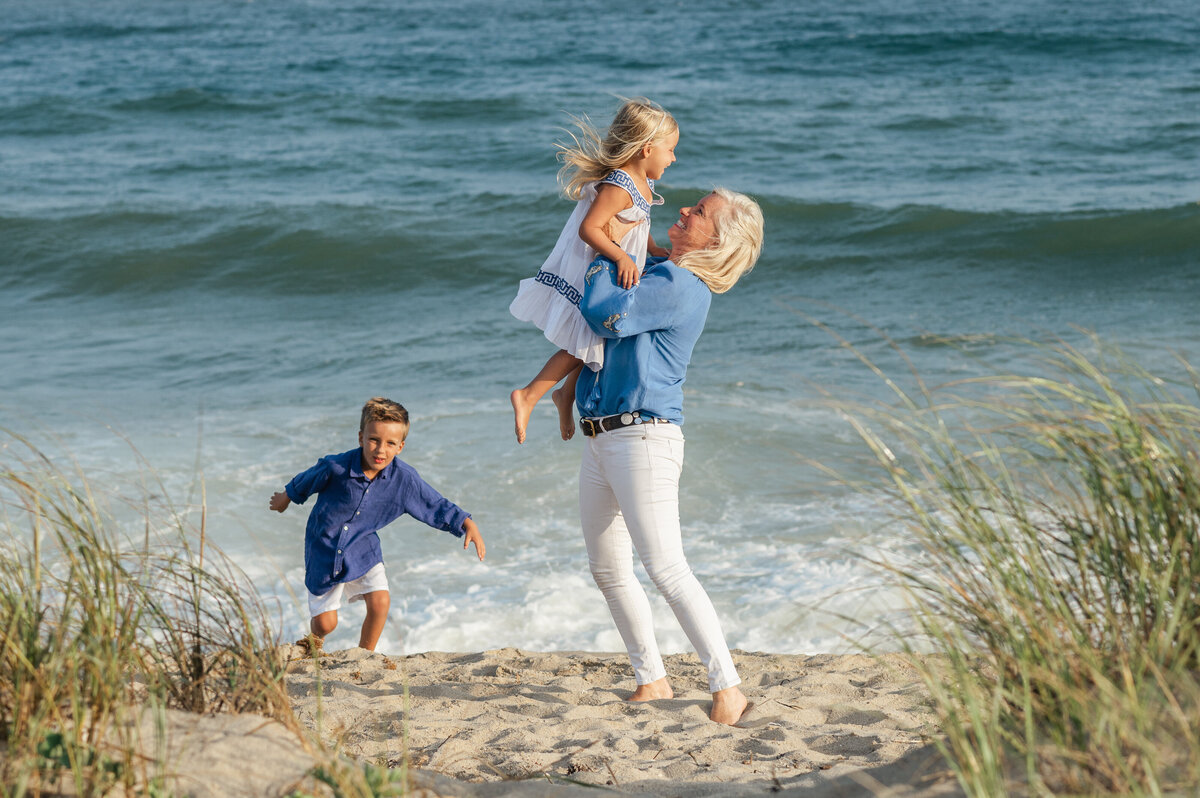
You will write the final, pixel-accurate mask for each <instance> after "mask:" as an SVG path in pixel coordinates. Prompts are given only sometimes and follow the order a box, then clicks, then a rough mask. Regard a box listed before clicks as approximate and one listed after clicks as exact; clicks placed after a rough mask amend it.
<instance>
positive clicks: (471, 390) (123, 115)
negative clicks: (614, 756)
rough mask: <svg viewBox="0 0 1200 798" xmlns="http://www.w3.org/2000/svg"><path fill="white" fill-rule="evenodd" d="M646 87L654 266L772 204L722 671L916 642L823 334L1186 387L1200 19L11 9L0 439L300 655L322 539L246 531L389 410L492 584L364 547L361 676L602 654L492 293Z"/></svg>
mask: <svg viewBox="0 0 1200 798" xmlns="http://www.w3.org/2000/svg"><path fill="white" fill-rule="evenodd" d="M637 95H645V96H648V97H650V98H652V99H654V100H656V101H658V102H660V103H662V104H663V105H664V106H665V107H666V108H668V109H669V110H670V111H672V113H673V114H674V115H675V116H676V118H677V119H678V121H679V126H680V131H681V138H680V143H679V147H678V149H677V155H678V162H677V163H676V164H675V165H674V166H672V167H671V168H670V169H669V170H668V171H667V173H666V175H665V176H664V179H663V181H662V183H661V184H660V191H661V193H662V194H663V196H664V197H665V200H666V204H665V206H664V207H661V208H657V209H656V210H655V212H654V216H653V220H652V221H653V227H652V229H653V232H654V235H655V237H656V238H657V239H658V240H659V241H664V240H665V239H666V230H667V227H668V226H669V225H670V224H671V223H672V222H674V220H675V219H676V218H677V213H678V210H679V208H680V207H682V206H685V205H690V204H692V203H694V202H695V201H696V200H697V199H698V198H699V197H700V196H702V195H703V194H704V193H706V192H707V191H709V190H710V189H711V188H712V187H713V186H716V185H723V186H728V187H730V188H733V189H736V190H739V191H743V192H746V193H749V194H751V195H753V196H754V197H756V198H757V199H758V201H759V202H760V203H761V204H762V207H763V209H764V212H765V216H766V244H765V248H764V251H763V256H762V259H761V261H760V262H759V265H758V266H757V268H756V269H755V270H754V272H753V273H751V274H750V275H749V276H748V277H747V278H745V279H744V280H743V282H742V283H740V284H739V285H738V286H737V287H736V288H735V289H734V290H733V291H731V292H730V293H728V294H725V295H722V296H718V297H716V298H715V301H714V303H713V307H712V311H711V313H710V316H709V320H708V325H707V328H706V331H705V334H704V336H703V338H702V339H701V341H700V344H699V346H698V347H697V349H696V352H695V356H694V358H693V361H692V364H691V369H690V371H689V375H688V381H687V385H686V399H685V413H686V417H687V418H686V423H685V425H684V431H685V434H686V436H687V440H688V444H687V446H688V451H687V460H686V467H685V471H684V476H683V484H682V488H681V495H682V502H683V504H682V514H683V518H682V522H683V527H684V534H685V547H686V550H687V552H688V554H689V558H690V561H691V563H692V566H693V568H694V569H695V570H696V572H697V573H698V575H699V576H700V579H701V581H702V583H703V584H704V585H705V586H706V587H707V589H708V590H709V592H710V593H711V595H712V596H713V599H714V601H715V603H716V605H717V608H718V611H719V612H720V614H721V616H722V619H723V621H724V624H725V628H726V632H727V636H728V639H729V643H730V645H731V646H734V647H737V648H742V649H748V650H762V651H773V652H782V653H788V652H791V653H801V652H820V651H841V650H845V649H846V648H847V647H848V646H851V645H852V644H853V643H852V641H853V640H855V639H858V638H860V637H861V636H862V634H863V633H864V630H869V629H872V628H877V627H879V626H880V625H882V624H885V623H887V622H890V621H894V620H895V619H896V618H897V617H898V616H902V613H903V606H902V599H901V597H900V596H898V595H897V594H896V593H895V592H894V591H893V590H892V589H891V588H889V587H887V586H886V585H885V584H884V582H883V580H882V579H881V578H880V577H879V576H878V575H877V574H876V573H875V572H874V571H873V569H872V568H871V567H870V566H869V565H868V563H867V561H866V555H865V554H864V552H868V551H870V552H875V553H876V554H878V553H879V552H884V553H885V556H886V553H887V552H893V553H895V556H897V557H918V556H919V554H918V553H916V552H913V551H912V550H911V541H910V540H908V539H907V535H906V534H905V532H904V530H903V528H901V527H898V526H896V525H895V524H893V523H890V519H891V509H890V507H889V504H888V501H887V498H886V494H885V491H884V485H883V484H882V482H881V476H880V475H879V474H876V473H874V471H873V470H872V469H871V467H870V464H869V461H870V458H869V456H867V455H866V454H865V452H864V451H863V447H862V445H861V444H858V443H856V438H855V435H854V433H853V430H852V429H851V428H850V427H849V425H848V424H847V423H846V421H845V419H844V418H843V417H842V416H841V415H840V414H839V413H838V412H837V410H836V408H833V407H831V406H830V404H829V400H830V399H834V400H838V399H847V400H850V399H861V398H864V397H866V398H870V397H879V396H884V395H886V389H885V388H884V387H883V386H882V385H881V383H880V381H879V379H878V377H876V376H875V375H873V374H872V373H871V372H870V371H869V370H868V369H867V368H866V367H865V366H864V365H863V364H862V362H860V360H859V359H858V357H857V356H856V355H855V353H854V352H852V351H849V350H848V349H847V348H845V347H844V346H843V345H842V343H843V341H845V342H847V343H850V344H853V345H854V346H855V347H856V348H857V349H858V351H859V352H860V353H862V354H863V355H864V356H865V357H868V358H871V359H872V360H874V361H875V362H877V363H878V364H879V365H880V366H881V368H883V369H884V370H885V371H886V372H888V373H891V374H896V375H897V376H898V377H899V378H903V377H904V376H905V375H907V373H908V371H907V369H908V366H907V365H906V363H905V361H904V358H905V357H906V358H908V359H910V360H911V361H912V364H913V366H914V368H915V369H916V371H917V372H918V373H919V374H920V375H921V377H922V378H923V379H924V380H925V381H926V382H927V383H928V384H931V385H937V384H939V383H944V382H948V381H952V380H955V379H958V378H960V377H963V376H971V375H977V374H982V373H988V372H989V371H990V372H1004V371H1010V370H1018V371H1019V370H1021V369H1023V368H1025V367H1026V366H1027V362H1026V361H1027V360H1028V359H1029V351H1028V349H1026V348H1025V347H1022V346H1020V345H1017V344H1015V343H1013V340H1014V339H1017V338H1031V339H1033V340H1035V341H1040V342H1047V343H1052V342H1055V341H1066V342H1070V343H1077V344H1080V345H1083V346H1086V345H1087V343H1088V340H1089V339H1088V333H1089V332H1095V333H1096V334H1097V335H1098V336H1099V337H1100V338H1101V340H1103V341H1105V342H1108V343H1111V344H1114V345H1118V346H1120V347H1122V348H1123V349H1124V350H1125V351H1126V352H1127V353H1130V354H1131V355H1132V356H1133V357H1134V358H1136V359H1137V360H1138V361H1139V362H1140V363H1141V364H1142V365H1144V366H1146V367H1147V368H1150V369H1151V370H1155V371H1160V372H1162V373H1163V374H1165V375H1170V374H1179V373H1180V368H1179V366H1178V362H1177V361H1178V358H1179V357H1181V356H1182V357H1183V358H1186V359H1188V360H1190V361H1191V362H1193V363H1200V325H1198V324H1197V321H1196V309H1197V306H1198V304H1197V300H1198V299H1200V204H1198V202H1200V180H1198V177H1197V174H1198V168H1200V160H1198V158H1197V153H1200V15H1197V14H1196V7H1195V4H1194V3H1192V2H1183V0H1163V2H1151V3H1129V2H1116V1H1115V0H1097V1H1096V2H1087V3H1084V2H1065V1H1064V2H1050V3H1046V2H1040V1H1039V2H1033V0H1012V2H1008V3H1003V4H980V3H968V2H948V1H946V0H921V2H915V1H910V0H887V2H884V1H883V0H851V2H846V1H845V0H837V2H834V1H833V0H812V1H811V2H804V3H799V2H796V1H795V0H747V2H741V3H729V2H715V0H694V1H693V2H687V3H683V2H657V3H644V2H637V3H634V2H627V1H626V0H610V2H604V3H601V2H595V0H577V2H572V3H560V2H551V1H550V0H510V2H504V3H500V2H483V1H482V0H477V1H476V2H467V1H465V0H437V2H428V1H427V2H396V3H384V2H377V1H375V2H368V1H367V0H337V1H335V0H307V1H303V2H302V1H301V0H255V1H254V2H233V1H232V0H187V2H162V1H161V0H106V1H105V2H92V1H91V0H86V1H85V0H4V2H3V4H2V9H0V340H2V341H3V346H0V427H3V428H4V429H5V430H7V431H8V434H9V435H10V436H11V435H16V436H20V437H23V438H25V439H27V440H29V441H30V442H32V443H33V444H34V445H35V446H37V447H38V448H39V449H41V450H42V451H43V452H45V454H46V455H47V456H49V457H51V458H52V459H53V460H54V461H55V462H56V463H59V464H60V465H61V466H62V467H64V468H66V469H67V470H73V469H76V468H77V469H78V470H79V471H80V472H81V473H83V474H85V475H86V476H87V478H88V479H89V480H90V481H91V482H92V483H93V485H94V487H96V488H97V490H99V491H100V492H101V493H102V494H104V495H107V496H109V497H110V498H108V499H107V500H106V501H107V502H108V503H109V504H110V505H111V506H112V507H113V508H114V512H115V513H116V514H117V515H118V517H124V516H127V515H128V514H129V513H128V507H127V506H126V504H125V503H123V501H122V498H123V499H125V500H127V501H128V503H129V504H130V505H132V506H134V507H137V506H139V504H140V503H150V504H151V505H153V506H154V507H161V506H163V505H166V504H168V503H169V504H170V505H171V506H173V507H174V508H175V509H176V510H177V511H178V512H179V513H180V514H182V515H183V516H184V517H185V519H186V520H187V521H188V522H189V523H192V524H197V525H198V524H199V521H200V515H201V508H202V507H203V508H204V511H205V518H204V524H205V530H206V535H207V539H208V540H209V541H212V542H214V543H216V544H217V545H219V546H220V547H221V548H222V549H223V550H224V551H225V552H227V553H228V554H229V555H231V556H232V557H233V558H234V559H235V560H236V561H237V562H238V563H239V564H240V565H241V566H242V567H243V568H244V570H245V571H246V573H247V575H248V577H249V579H250V580H251V582H252V583H253V586H254V588H255V589H256V590H257V591H258V592H259V593H260V594H261V595H262V596H263V597H265V598H266V599H268V600H269V601H271V602H272V603H274V602H278V606H279V610H278V613H279V617H278V625H279V628H280V631H281V634H282V635H284V636H286V637H291V636H294V635H299V634H300V633H301V631H302V630H303V629H304V628H305V625H306V621H307V615H306V611H305V607H304V599H303V596H304V593H303V582H302V575H303V550H302V539H303V530H304V521H305V517H306V510H307V508H306V507H293V508H292V509H290V510H289V511H288V512H287V513H285V514H283V515H278V514H275V513H272V512H270V511H269V510H268V509H267V500H268V498H269V497H270V495H271V493H273V492H274V491H276V490H279V489H280V488H281V486H282V485H283V484H284V483H285V482H287V481H288V479H290V478H291V477H292V476H293V475H294V474H296V473H297V472H299V471H301V470H303V469H304V468H307V467H308V466H309V465H311V464H312V463H313V462H315V460H316V459H317V458H318V457H319V456H320V455H322V454H326V453H330V452H338V451H343V450H345V449H349V448H352V447H353V446H354V444H355V433H356V431H357V418H358V411H359V408H360V407H361V405H362V403H363V401H364V400H365V399H366V398H368V397H370V396H374V395H383V396H388V397H391V398H393V399H395V400H397V401H400V402H402V403H403V404H405V405H406V406H407V408H408V409H409V411H410V413H411V414H412V429H411V432H410V434H409V439H408V445H407V448H406V449H405V451H404V458H405V459H406V460H407V461H408V462H410V463H411V464H412V465H414V466H415V467H416V468H417V469H418V470H419V471H420V472H421V474H422V475H423V476H424V477H425V478H426V479H427V480H428V481H429V482H430V483H432V484H433V485H434V486H436V487H437V488H438V489H439V490H440V491H441V492H442V493H443V494H445V495H446V496H447V497H449V498H451V499H453V500H454V501H456V502H458V503H459V504H460V505H462V506H463V507H464V508H466V509H467V510H468V511H469V512H471V513H472V514H473V515H474V516H475V518H476V520H477V522H478V523H479V525H480V527H481V529H482V531H483V533H484V535H485V537H486V540H487V544H488V556H487V560H486V562H485V563H483V564H480V563H478V562H477V561H475V559H474V557H473V556H470V555H468V554H467V553H464V552H463V551H462V549H461V548H460V546H459V545H458V544H457V542H456V540H455V539H453V538H451V537H450V536H449V535H446V534H444V533H440V532H435V531H433V530H430V529H428V528H426V527H423V526H421V525H420V524H418V523H416V522H414V521H412V520H411V519H402V520H400V521H398V522H396V523H395V524H393V525H392V526H390V527H388V528H387V529H385V530H384V531H383V533H382V535H381V537H382V539H383V548H384V556H385V559H386V562H387V566H388V570H389V576H390V580H391V588H392V597H393V609H392V614H391V618H390V621H389V624H388V626H387V628H386V629H385V631H384V637H383V640H382V642H381V650H383V651H385V652H391V653H411V652H417V651H426V650H450V651H462V650H482V649H490V648H497V647H501V646H516V647H519V648H525V649H532V650H539V649H540V650H548V649H586V650H607V651H615V650H620V649H621V644H620V641H619V638H618V637H617V634H616V631H615V628H614V627H613V624H612V621H611V619H610V618H609V616H608V612H607V609H606V606H605V603H604V601H603V599H602V598H601V596H600V594H599V592H598V591H597V590H596V589H595V587H594V586H593V585H592V582H591V579H590V576H589V574H588V572H587V565H586V557H585V554H584V548H583V544H582V541H581V538H580V533H579V519H578V508H577V503H576V500H577V494H576V484H577V483H576V477H577V470H578V464H579V456H580V442H579V440H575V441H572V442H568V443H564V442H562V441H561V440H559V439H558V436H557V434H556V422H555V415H554V409H553V406H552V404H551V403H550V402H548V401H547V402H545V403H544V405H543V406H541V407H539V409H538V411H537V413H536V414H535V416H534V419H533V423H532V425H531V430H530V437H529V441H528V442H527V443H526V444H525V445H523V446H518V445H516V443H515V441H514V437H513V432H512V417H511V416H512V414H511V409H510V406H509V402H508V393H509V391H510V390H511V389H512V388H514V387H517V386H519V385H522V384H524V383H525V382H526V381H527V380H528V379H529V378H530V377H531V376H532V375H533V374H534V373H535V372H536V371H537V369H538V368H539V367H540V366H541V364H542V363H543V362H544V360H545V359H546V357H548V356H549V355H550V354H551V352H552V347H551V345H550V344H549V343H547V342H546V341H545V340H544V339H543V338H542V337H541V336H540V333H539V332H538V331H537V330H536V329H534V328H532V327H529V326H527V325H522V324H521V323H518V322H517V321H516V320H515V319H513V318H512V317H511V316H510V315H509V314H508V304H509V302H510V300H511V299H512V297H513V295H514V292H515V290H516V286H517V283H518V281H519V280H521V279H522V278H525V277H529V276H532V275H533V274H534V273H535V272H536V269H537V267H538V266H539V265H540V264H541V262H542V259H543V258H544V257H545V255H546V254H547V253H548V252H549V249H550V247H551V246H552V245H553V242H554V240H555V238H556V236H557V234H558V232H559V231H560V229H561V227H562V225H563V223H564V222H565V220H566V218H567V216H568V214H569V213H570V210H571V205H570V203H569V202H567V201H565V200H563V199H562V198H560V197H559V196H558V194H557V185H556V182H555V172H556V169H557V167H558V163H557V162H556V160H555V149H554V143H555V142H556V141H562V140H563V139H564V137H565V133H564V132H563V128H565V127H569V125H570V116H569V115H581V114H586V115H587V116H588V117H589V118H591V119H592V120H593V122H595V123H596V124H598V125H604V124H605V123H606V122H607V121H608V119H609V118H610V117H611V114H612V113H613V111H614V110H615V108H616V106H617V104H618V102H619V100H618V98H619V97H628V96H637ZM892 344H895V345H896V346H895V349H893V348H892ZM19 448H20V447H19V446H17V445H15V444H13V443H11V439H10V443H9V444H8V446H7V449H6V450H4V451H2V452H0V457H3V458H4V462H3V463H0V466H2V467H19V465H18V455H17V450H18V449H19ZM815 464H819V465H820V466H824V467H826V468H828V469H830V470H832V471H837V472H840V473H842V474H843V475H844V476H845V477H846V480H847V482H855V481H865V482H866V483H867V485H868V486H869V485H871V484H879V485H880V488H879V490H878V491H874V490H872V489H870V488H869V487H868V489H867V490H865V491H859V490H855V489H853V488H852V487H850V486H849V484H846V483H843V482H839V481H837V480H834V479H831V478H830V477H829V476H828V475H827V474H826V473H825V472H824V471H823V470H822V468H821V467H818V466H817V465H815ZM873 481H874V482H873ZM131 523H132V524H134V527H135V528H137V529H140V527H137V526H136V522H131ZM16 531H17V532H21V529H20V528H19V527H18V528H17V529H16ZM139 534H140V532H139ZM358 606H359V605H355V607H356V609H354V610H351V611H350V612H348V613H347V614H346V615H345V617H344V620H343V626H342V627H341V628H340V629H339V630H338V631H337V632H335V633H334V637H333V639H331V645H332V646H336V647H344V646H350V645H353V644H354V642H355V641H356V640H357V630H356V627H357V624H358V621H359V619H360V618H361V617H362V616H361V611H360V610H358V609H357V607H358ZM655 607H656V613H657V615H658V623H659V626H660V629H661V633H660V639H661V641H662V643H663V646H664V648H665V649H666V650H668V651H685V650H688V644H687V641H686V640H685V639H684V637H683V635H682V633H681V632H680V630H679V627H678V626H677V624H676V623H675V621H674V619H673V618H672V617H671V616H670V613H669V611H668V610H667V608H666V606H665V604H664V603H663V602H661V601H660V600H657V599H656V604H655Z"/></svg>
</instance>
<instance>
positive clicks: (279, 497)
mask: <svg viewBox="0 0 1200 798" xmlns="http://www.w3.org/2000/svg"><path fill="white" fill-rule="evenodd" d="M291 503H292V500H291V499H289V498H288V495H287V493H286V492H285V491H282V490H281V491H277V492H275V493H273V494H271V509H272V510H274V511H275V512H277V513H282V512H283V511H284V510H286V509H287V508H288V505H290V504H291ZM480 559H483V558H482V557H480Z"/></svg>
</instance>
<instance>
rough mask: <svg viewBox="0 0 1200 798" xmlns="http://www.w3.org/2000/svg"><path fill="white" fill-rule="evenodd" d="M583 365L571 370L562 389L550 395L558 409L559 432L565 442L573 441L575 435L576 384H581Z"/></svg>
mask: <svg viewBox="0 0 1200 798" xmlns="http://www.w3.org/2000/svg"><path fill="white" fill-rule="evenodd" d="M582 368H583V366H582V365H579V366H576V367H575V368H573V369H571V373H570V374H568V375H567V379H566V381H565V382H563V384H562V387H561V388H559V389H557V390H555V391H554V393H552V394H550V398H551V399H553V400H554V406H555V407H557V408H558V432H559V434H560V435H562V439H563V440H564V441H569V440H571V438H572V437H574V435H575V383H577V382H579V371H580V370H581V369H582Z"/></svg>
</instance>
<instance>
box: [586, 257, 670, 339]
mask: <svg viewBox="0 0 1200 798" xmlns="http://www.w3.org/2000/svg"><path fill="white" fill-rule="evenodd" d="M679 271H680V270H679V269H678V268H672V267H668V266H667V265H666V264H662V263H660V264H654V265H652V266H649V267H648V268H647V269H646V271H645V272H644V273H643V274H642V279H641V281H640V282H639V283H638V284H637V285H635V286H633V287H632V288H630V289H629V290H625V289H624V288H622V287H621V285H620V282H619V278H618V275H617V267H616V266H615V265H614V264H613V262H612V261H611V260H609V259H608V258H604V257H600V258H596V259H595V260H594V261H592V263H591V265H590V266H588V269H587V271H586V272H584V279H583V299H582V300H581V301H580V303H579V312H580V313H582V314H583V318H584V319H585V320H586V321H587V323H588V326H589V327H591V328H592V331H593V332H595V333H596V334H597V335H599V336H601V337H602V338H627V337H629V336H632V335H638V334H640V333H644V332H650V331H651V330H665V329H667V328H669V327H671V326H672V324H673V323H674V320H675V318H676V315H677V312H678V310H679V307H680V305H681V303H683V302H685V301H686V297H685V296H684V294H685V293H686V291H685V290H684V287H683V286H681V285H680V284H679V283H678V282H677V281H676V277H677V276H678V274H677V272H679Z"/></svg>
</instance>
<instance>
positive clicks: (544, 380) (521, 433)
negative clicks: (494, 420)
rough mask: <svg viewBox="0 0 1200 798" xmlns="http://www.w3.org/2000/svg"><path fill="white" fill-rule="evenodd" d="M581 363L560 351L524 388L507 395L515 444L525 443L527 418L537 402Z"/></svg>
mask: <svg viewBox="0 0 1200 798" xmlns="http://www.w3.org/2000/svg"><path fill="white" fill-rule="evenodd" d="M582 362H583V361H581V360H580V359H579V358H577V357H575V356H574V355H572V354H570V353H569V352H567V351H566V350H565V349H560V350H558V351H557V352H555V353H554V354H553V355H551V356H550V359H549V360H547V361H546V365H544V366H542V370H541V371H539V372H538V374H537V376H536V377H534V378H533V379H532V380H531V381H530V382H529V384H528V385H526V386H525V387H524V388H517V389H516V390H515V391H513V392H512V393H511V394H509V395H508V398H509V401H511V402H512V406H513V416H514V419H515V421H516V425H515V430H516V433H517V443H524V442H525V428H526V427H528V426H529V416H530V414H531V413H533V407H534V405H536V404H537V403H538V400H539V399H541V398H542V397H543V396H545V395H546V392H547V391H549V390H550V389H551V388H553V387H554V386H555V385H557V384H558V383H560V382H562V379H563V377H566V376H567V375H568V374H570V373H571V371H572V370H573V369H576V368H578V367H579V365H580V363H582Z"/></svg>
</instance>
